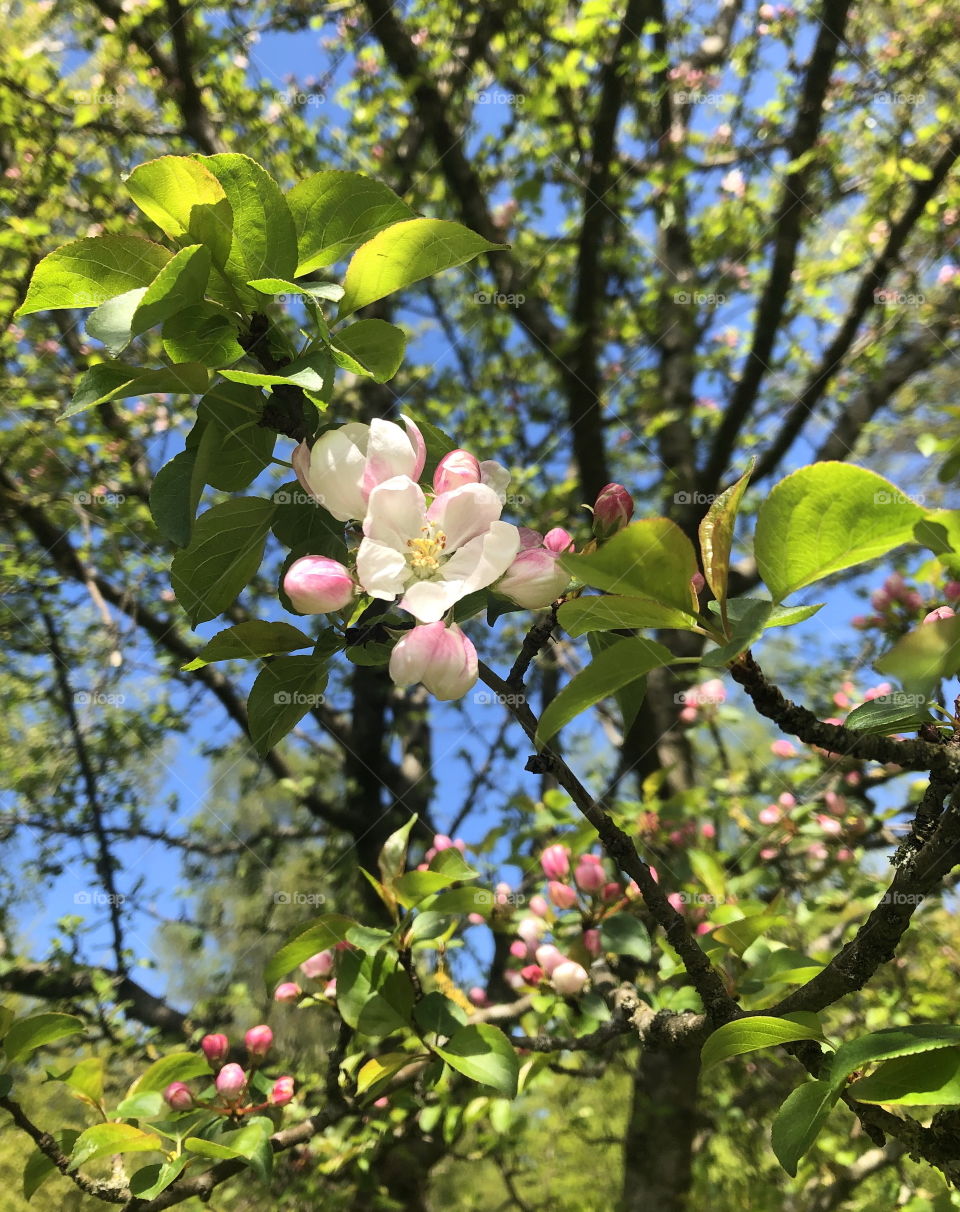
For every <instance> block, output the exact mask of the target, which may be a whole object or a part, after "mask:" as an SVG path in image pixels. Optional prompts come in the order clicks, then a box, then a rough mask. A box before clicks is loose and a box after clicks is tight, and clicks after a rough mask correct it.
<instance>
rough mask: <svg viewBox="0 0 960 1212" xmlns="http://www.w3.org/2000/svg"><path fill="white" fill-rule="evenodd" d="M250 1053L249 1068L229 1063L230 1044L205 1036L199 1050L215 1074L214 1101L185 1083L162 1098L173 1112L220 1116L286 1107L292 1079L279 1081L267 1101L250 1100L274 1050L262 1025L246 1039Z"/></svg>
mask: <svg viewBox="0 0 960 1212" xmlns="http://www.w3.org/2000/svg"><path fill="white" fill-rule="evenodd" d="M243 1041H244V1044H245V1045H246V1049H247V1066H246V1068H244V1066H243V1065H240V1064H238V1063H237V1062H236V1061H229V1060H228V1059H227V1058H228V1057H229V1055H230V1041H229V1039H227V1037H226V1036H225V1035H222V1034H220V1033H217V1034H212V1035H205V1036H204V1037H203V1039H202V1040H201V1041H200V1050H201V1051H202V1052H203V1055H204V1056H205V1057H206V1058H207V1064H208V1065H209V1066H210V1068H211V1070H212V1071H213V1073H214V1075H215V1076H214V1090H215V1095H214V1097H212V1098H211V1097H204V1096H197V1095H195V1094H194V1093H193V1091H192V1090H191V1089H190V1087H189V1086H188V1085H187V1083H186V1082H171V1083H170V1085H169V1086H167V1088H166V1089H165V1090H164V1092H163V1097H164V1100H165V1101H166V1103H167V1105H168V1106H169V1107H171V1108H172V1109H173V1110H174V1111H190V1110H192V1109H193V1108H195V1107H198V1108H202V1109H203V1110H205V1111H215V1112H218V1113H219V1114H221V1115H232V1116H242V1115H251V1114H252V1113H253V1112H255V1111H263V1110H264V1109H265V1108H267V1107H283V1106H286V1104H287V1103H289V1102H290V1100H291V1099H292V1098H293V1085H294V1083H293V1078H292V1077H288V1076H284V1077H278V1078H277V1079H276V1081H275V1082H274V1083H273V1086H272V1087H271V1089H270V1093H269V1094H268V1095H267V1098H266V1100H265V1101H263V1100H261V1101H259V1102H257V1101H255V1100H252V1099H251V1082H252V1078H253V1074H254V1071H255V1070H256V1069H257V1067H258V1066H259V1064H260V1062H261V1061H263V1060H264V1059H265V1058H266V1056H267V1053H268V1052H269V1051H270V1049H271V1047H272V1046H273V1032H272V1031H271V1030H270V1028H269V1027H268V1026H267V1025H266V1024H265V1023H261V1024H259V1025H258V1026H256V1027H251V1028H250V1030H249V1031H247V1033H246V1035H245V1036H244V1037H243Z"/></svg>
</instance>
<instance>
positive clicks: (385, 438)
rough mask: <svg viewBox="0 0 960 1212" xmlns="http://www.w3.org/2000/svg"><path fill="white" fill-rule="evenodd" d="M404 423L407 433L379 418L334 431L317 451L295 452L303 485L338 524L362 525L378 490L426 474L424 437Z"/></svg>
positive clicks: (325, 436)
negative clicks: (395, 478) (399, 479)
mask: <svg viewBox="0 0 960 1212" xmlns="http://www.w3.org/2000/svg"><path fill="white" fill-rule="evenodd" d="M402 420H403V423H404V425H405V426H406V430H403V429H401V428H400V426H399V425H395V424H394V423H393V422H392V421H384V420H381V419H379V418H377V419H376V420H373V421H371V423H370V424H369V425H362V424H360V422H359V421H352V422H350V424H348V425H341V426H340V427H339V429H331V430H328V431H327V432H326V433H325V434H323V435H322V436H321V437H319V438H318V439H317V441H316V442H315V443H314V445H313V449H312V450H311V449H310V447H308V446H307V444H306V443H305V442H301V443H300V445H299V446H298V447H297V448H296V450H295V451H294V452H293V467H294V470H295V471H296V473H297V479H298V480H299V481H300V483H301V484H302V485H303V487H304V488H305V489H306V490H307V492H308V493H310V495H311V496H312V497H313V498H314V499H315V500H316V501H318V502H319V503H320V504H321V505H322V506H323V507H324V509H326V510H327V511H328V512H329V513H332V514H333V516H334V517H335V518H336V519H337V521H339V522H349V521H351V520H352V519H356V520H357V521H359V520H360V519H361V518H362V517H363V516H364V515H365V514H366V512H367V500H368V498H369V496H370V493H371V492H372V491H373V489H374V488H375V487H376V486H377V485H378V484H380V483H382V482H383V481H384V480H389V479H391V478H392V477H393V476H401V475H402V476H409V477H410V479H411V480H418V479H419V478H420V473H421V472H422V471H423V464H424V462H425V460H426V457H427V451H426V446H425V444H424V441H423V437H422V435H421V433H420V430H419V429H418V428H417V426H416V425H415V424H414V423H413V421H411V420H410V419H409V418H408V417H403V418H402Z"/></svg>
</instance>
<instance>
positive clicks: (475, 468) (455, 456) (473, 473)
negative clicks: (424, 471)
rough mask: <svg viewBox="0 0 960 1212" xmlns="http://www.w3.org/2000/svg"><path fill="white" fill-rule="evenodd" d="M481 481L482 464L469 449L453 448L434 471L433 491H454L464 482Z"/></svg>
mask: <svg viewBox="0 0 960 1212" xmlns="http://www.w3.org/2000/svg"><path fill="white" fill-rule="evenodd" d="M479 483H480V464H479V463H478V462H477V460H476V458H475V457H474V456H473V455H472V454H470V452H469V451H467V450H451V451H450V453H449V454H445V455H444V456H443V458H442V459H441V460H440V462H439V463H438V464H437V470H436V471H435V472H434V473H433V491H434V492H435V493H436V494H437V495H438V496H439V495H440V493H441V492H453V490H454V489H455V488H459V487H460V486H461V485H462V484H479Z"/></svg>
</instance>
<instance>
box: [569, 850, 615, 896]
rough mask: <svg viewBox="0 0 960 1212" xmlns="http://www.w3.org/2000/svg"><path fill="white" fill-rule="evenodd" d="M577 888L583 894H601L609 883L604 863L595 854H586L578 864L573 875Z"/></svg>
mask: <svg viewBox="0 0 960 1212" xmlns="http://www.w3.org/2000/svg"><path fill="white" fill-rule="evenodd" d="M573 878H574V879H575V880H576V882H577V887H578V888H579V889H580V890H581V892H589V893H594V892H599V891H600V889H601V888H602V887H603V886H604V884H606V882H607V873H606V872H605V871H604V869H603V861H602V859H600V858H599V857H598V856H597V855H595V854H584V855H582V856H581V858H580V861H579V862H578V863H577V869H576V871H574V873H573Z"/></svg>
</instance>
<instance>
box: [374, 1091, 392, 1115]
mask: <svg viewBox="0 0 960 1212" xmlns="http://www.w3.org/2000/svg"><path fill="white" fill-rule="evenodd" d="M373 1105H374V1106H375V1107H376V1109H377V1110H378V1111H383V1110H384V1109H385V1108H386V1107H389V1106H390V1100H389V1098H387V1096H386V1095H385V1094H381V1096H380V1097H379V1098H375V1099H374V1100H373Z"/></svg>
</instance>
